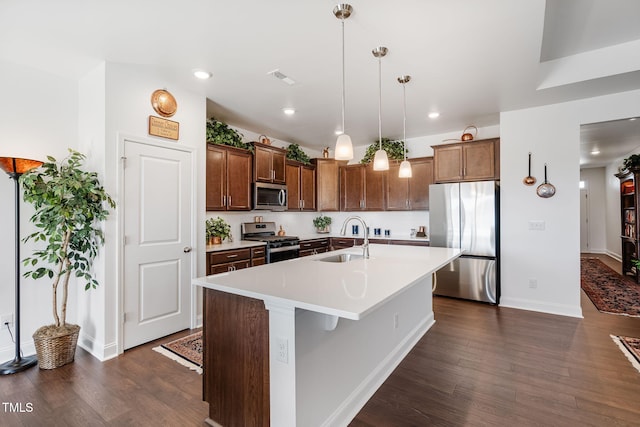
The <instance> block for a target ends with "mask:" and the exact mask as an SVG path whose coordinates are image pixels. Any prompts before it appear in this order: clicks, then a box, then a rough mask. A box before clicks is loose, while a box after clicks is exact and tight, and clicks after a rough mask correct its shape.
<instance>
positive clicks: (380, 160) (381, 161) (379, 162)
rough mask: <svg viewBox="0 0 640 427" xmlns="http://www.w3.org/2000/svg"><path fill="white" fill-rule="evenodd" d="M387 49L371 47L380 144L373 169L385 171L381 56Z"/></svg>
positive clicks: (387, 159) (386, 157)
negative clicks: (374, 71) (376, 67)
mask: <svg viewBox="0 0 640 427" xmlns="http://www.w3.org/2000/svg"><path fill="white" fill-rule="evenodd" d="M388 51H389V50H388V49H387V48H386V47H382V46H378V47H377V48H375V49H373V50H372V51H371V53H373V56H375V57H376V58H378V89H379V92H378V93H379V95H378V142H379V143H380V146H379V148H378V151H376V154H375V155H374V156H373V170H374V171H386V170H389V157H388V156H387V152H386V151H385V150H383V149H382V57H383V56H385V55H386V54H387V52H388Z"/></svg>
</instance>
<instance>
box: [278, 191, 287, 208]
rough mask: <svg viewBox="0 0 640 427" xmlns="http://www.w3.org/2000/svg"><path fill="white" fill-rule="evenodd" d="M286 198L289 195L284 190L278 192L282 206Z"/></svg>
mask: <svg viewBox="0 0 640 427" xmlns="http://www.w3.org/2000/svg"><path fill="white" fill-rule="evenodd" d="M286 198H287V195H286V194H285V192H284V190H280V192H279V193H278V202H280V206H284V203H285V202H286Z"/></svg>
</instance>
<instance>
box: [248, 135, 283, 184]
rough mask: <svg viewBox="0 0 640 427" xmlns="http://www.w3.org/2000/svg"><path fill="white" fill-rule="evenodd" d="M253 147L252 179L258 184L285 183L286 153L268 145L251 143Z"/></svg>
mask: <svg viewBox="0 0 640 427" xmlns="http://www.w3.org/2000/svg"><path fill="white" fill-rule="evenodd" d="M253 145H254V147H255V152H254V161H253V178H254V180H255V181H258V182H270V183H274V184H284V183H285V181H286V167H285V164H286V154H287V151H286V150H284V149H282V148H278V147H272V146H270V145H266V144H261V143H259V142H254V143H253Z"/></svg>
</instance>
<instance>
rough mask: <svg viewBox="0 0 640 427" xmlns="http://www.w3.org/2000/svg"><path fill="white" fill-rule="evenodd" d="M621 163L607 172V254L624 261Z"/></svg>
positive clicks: (609, 167) (614, 164)
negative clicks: (619, 168) (619, 171)
mask: <svg viewBox="0 0 640 427" xmlns="http://www.w3.org/2000/svg"><path fill="white" fill-rule="evenodd" d="M619 164H620V162H616V163H612V164H610V165H609V166H607V168H606V170H605V203H606V210H607V211H606V216H607V221H606V248H607V249H606V253H607V254H608V255H609V256H611V257H613V258H615V259H617V260H618V261H622V242H621V241H620V228H621V227H622V226H621V221H622V218H621V215H620V180H619V179H618V178H617V177H616V176H615V174H616V173H618V166H619Z"/></svg>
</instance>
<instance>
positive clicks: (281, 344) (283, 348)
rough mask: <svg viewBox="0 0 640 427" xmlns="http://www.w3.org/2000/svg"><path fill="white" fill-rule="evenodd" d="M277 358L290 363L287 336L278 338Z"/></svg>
mask: <svg viewBox="0 0 640 427" xmlns="http://www.w3.org/2000/svg"><path fill="white" fill-rule="evenodd" d="M276 360H278V361H280V362H282V363H289V341H288V340H287V339H286V338H281V337H277V338H276Z"/></svg>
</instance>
